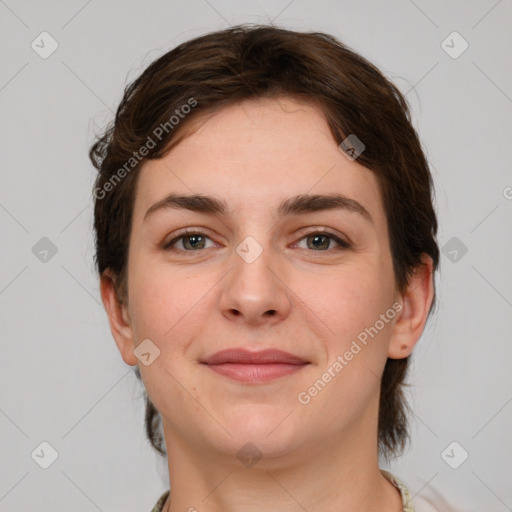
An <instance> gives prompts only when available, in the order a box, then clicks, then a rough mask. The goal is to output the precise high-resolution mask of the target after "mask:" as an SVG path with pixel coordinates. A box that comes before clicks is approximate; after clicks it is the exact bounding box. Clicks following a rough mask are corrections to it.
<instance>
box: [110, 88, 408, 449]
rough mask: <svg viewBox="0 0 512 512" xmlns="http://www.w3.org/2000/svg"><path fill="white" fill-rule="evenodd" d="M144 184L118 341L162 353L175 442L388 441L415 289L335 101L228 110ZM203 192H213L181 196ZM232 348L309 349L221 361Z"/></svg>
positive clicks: (157, 373) (158, 385) (151, 382)
mask: <svg viewBox="0 0 512 512" xmlns="http://www.w3.org/2000/svg"><path fill="white" fill-rule="evenodd" d="M137 187H138V188H137V194H136V200H135V204H134V215H133V224H132V232H131V239H130V250H129V259H128V290H129V291H128V293H129V295H128V306H127V310H126V311H125V313H126V320H127V322H128V323H129V330H128V332H129V335H127V336H126V337H125V338H124V340H123V341H122V342H121V343H118V345H119V346H120V349H121V352H122V353H123V357H124V359H125V361H126V362H127V363H129V364H137V363H138V361H137V359H136V358H135V357H134V356H133V350H134V348H135V347H137V346H138V345H139V344H140V343H141V342H142V341H143V340H147V339H149V340H151V344H150V345H148V346H149V347H152V348H151V349H150V352H151V353H152V354H153V352H152V351H155V347H157V349H158V350H159V351H160V354H159V355H158V357H156V359H155V360H154V361H153V362H152V363H151V364H149V365H147V366H146V365H144V364H139V366H140V371H141V375H142V378H143V381H144V384H145V386H146V389H147V392H148V394H149V396H150V398H151V400H152V402H153V403H154V404H155V406H156V408H157V409H158V410H159V412H160V414H161V415H162V419H163V425H164V431H165V435H166V440H167V442H168V443H169V441H170V440H173V441H176V442H182V443H186V444H187V445H188V446H190V447H191V448H190V449H192V450H195V449H197V450H203V451H204V450H205V449H209V450H214V451H218V452H219V453H223V454H231V455H233V454H236V453H237V452H238V451H239V450H240V448H241V447H242V446H244V445H245V444H246V443H247V442H252V443H253V444H254V445H255V446H257V447H258V449H259V450H261V452H263V453H264V454H266V455H268V456H269V457H270V458H271V457H273V456H279V455H283V454H293V453H297V454H304V452H305V451H307V450H315V449H320V448H321V447H324V448H327V447H328V446H329V445H330V444H332V443H334V442H337V441H339V440H340V439H346V440H348V439H351V440H353V439H355V438H357V437H358V436H362V435H363V436H364V435H369V436H375V431H376V418H377V416H376V414H377V406H378V398H379V383H380V376H381V375H382V371H383V368H384V365H385V363H386V359H387V357H388V353H389V350H390V345H391V344H392V343H393V337H394V330H395V323H396V321H397V318H398V315H399V313H398V311H399V308H400V307H401V306H400V304H398V306H397V301H398V303H399V302H400V295H399V294H398V293H397V291H396V287H395V280H394V275H393V268H392V260H391V254H390V247H389V240H388V239H389V235H388V229H387V223H386V216H385V212H384V207H383V202H382V199H381V196H380V193H379V187H378V182H377V179H376V177H375V175H374V174H373V173H372V172H371V171H369V170H368V169H366V168H364V167H362V166H361V165H359V164H358V163H357V160H355V161H351V160H349V159H348V158H347V157H346V156H345V155H344V154H342V152H341V151H340V149H339V148H338V146H337V144H336V142H335V141H334V139H333V137H332V135H331V133H330V131H329V128H328V125H327V123H326V121H325V119H324V117H323V116H322V114H321V113H320V111H319V110H317V109H316V108H314V107H313V106H309V105H306V104H302V103H298V102H296V101H294V100H291V99H285V98H281V99H279V100H268V99H265V100H249V101H245V102H243V103H241V104H238V105H234V106H230V107H227V108H224V109H222V110H220V111H218V112H217V113H215V114H213V115H210V116H208V117H206V118H204V119H201V121H200V122H199V121H198V122H196V124H195V126H194V131H192V132H191V134H190V135H188V137H186V138H185V139H184V140H183V141H182V142H181V143H179V144H178V145H177V146H176V147H174V148H173V149H172V150H171V151H170V152H169V153H168V155H167V156H165V157H164V158H162V159H160V160H153V161H147V162H146V163H145V164H144V166H143V168H142V169H141V174H140V176H139V182H138V185H137ZM171 194H172V195H174V198H175V200H174V201H173V200H171V199H169V196H170V195H171ZM193 195H201V196H208V197H209V198H213V200H214V201H210V202H208V203H206V201H203V202H202V203H199V202H198V201H197V200H196V201H193V200H189V201H188V202H187V201H184V200H181V202H180V201H176V196H193ZM297 196H303V197H302V200H301V201H297V200H296V199H297ZM311 196H329V197H330V198H331V200H330V201H329V200H328V199H325V198H324V199H322V198H318V197H317V198H316V199H315V198H311ZM334 196H339V197H338V199H337V200H333V199H332V198H333V197H334ZM166 198H167V200H166ZM205 204H208V208H205V207H204V205H205ZM201 205H203V207H201ZM183 206H188V207H189V208H185V207H183ZM221 206H223V208H221ZM217 207H218V208H217ZM148 210H149V211H148ZM185 230H187V231H188V232H187V233H185V232H184V231H185ZM146 343H147V342H146ZM225 349H235V350H236V349H242V350H244V351H246V352H245V355H246V356H247V352H248V353H249V356H250V357H254V353H255V352H259V351H262V350H267V349H277V350H280V351H285V352H287V353H288V354H291V355H292V356H294V357H295V359H293V360H292V359H289V360H288V361H286V360H282V359H280V357H281V356H276V354H271V353H267V355H268V354H270V356H271V357H274V363H273V364H270V361H268V360H266V361H265V360H263V359H262V360H260V361H259V363H258V364H247V363H250V362H252V363H255V361H254V360H253V359H250V357H249V361H247V360H244V361H241V360H240V359H237V357H238V358H239V357H241V356H240V353H232V354H231V356H232V359H231V360H228V361H227V362H226V360H223V361H224V362H223V363H222V361H221V360H220V359H219V360H218V361H217V363H218V364H213V362H215V361H214V360H212V359H211V358H212V356H214V355H215V354H216V353H217V352H219V351H222V350H225ZM156 353H157V352H154V354H156ZM233 354H234V355H233ZM242 355H243V353H242ZM152 357H153V356H151V358H152ZM226 358H227V359H229V355H228V356H226ZM226 358H225V359H226ZM208 361H209V362H210V363H211V364H205V362H208ZM212 361H213V362H212ZM276 361H277V362H276ZM291 362H293V363H300V364H290V363H291ZM221 363H222V364H221Z"/></svg>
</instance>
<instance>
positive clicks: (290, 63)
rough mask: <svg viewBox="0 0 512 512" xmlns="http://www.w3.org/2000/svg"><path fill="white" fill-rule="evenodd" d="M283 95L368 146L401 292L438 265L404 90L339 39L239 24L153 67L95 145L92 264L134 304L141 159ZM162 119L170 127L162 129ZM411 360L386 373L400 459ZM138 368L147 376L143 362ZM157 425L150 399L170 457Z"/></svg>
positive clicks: (426, 173)
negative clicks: (193, 126) (202, 123)
mask: <svg viewBox="0 0 512 512" xmlns="http://www.w3.org/2000/svg"><path fill="white" fill-rule="evenodd" d="M280 96H286V97H293V98H296V99H300V100H302V101H306V102H309V103H311V104H314V105H316V106H318V107H320V109H321V111H322V112H323V114H324V115H325V118H326V120H327V122H328V124H329V127H330V129H331V132H332V135H333V138H334V139H335V141H336V143H337V144H340V143H341V142H342V141H343V140H344V139H345V138H346V137H347V136H349V135H350V134H355V135H356V136H357V138H358V139H359V140H361V141H362V142H363V143H364V145H365V149H364V152H363V153H361V154H360V155H359V157H358V162H359V163H360V164H361V165H363V166H365V167H366V168H368V169H370V170H371V171H373V172H374V173H375V175H376V177H377V180H378V183H379V187H380V191H381V194H382V198H383V203H384V208H385V211H386V216H387V222H388V226H389V238H390V240H389V242H390V248H391V254H392V259H393V269H394V273H395V281H396V285H397V289H398V290H399V291H404V290H405V287H406V285H407V283H408V280H409V278H410V276H411V274H412V272H413V271H414V269H415V267H417V266H419V265H420V264H421V256H422V254H427V255H429V256H430V257H431V258H432V260H433V264H434V269H437V267H438V264H439V248H438V245H437V242H436V233H437V219H436V214H435V210H434V207H433V195H434V190H433V183H432V177H431V174H430V170H429V167H428V163H427V160H426V157H425V155H424V152H423V150H422V147H421V144H420V141H419V139H418V136H417V133H416V131H415V129H414V128H413V126H412V124H411V118H410V112H409V107H408V104H407V102H406V100H405V98H404V96H403V95H402V94H401V93H400V91H399V90H398V89H397V88H396V86H395V85H393V84H392V83H391V82H390V81H389V80H387V79H386V78H385V77H384V76H383V74H382V73H381V72H380V71H379V70H378V69H377V68H376V67H375V66H374V65H372V64H371V63H370V62H368V61H367V60H366V59H365V58H363V57H361V56H360V55H358V54H357V53H355V52H354V51H353V50H351V49H350V48H348V47H347V46H346V45H344V44H342V43H341V42H340V41H338V40H337V39H336V38H334V37H333V36H331V35H328V34H324V33H318V32H314V33H313V32H312V33H302V32H296V31H291V30H285V29H281V28H277V27H274V26H250V25H239V26H236V27H231V28H229V29H226V30H222V31H217V32H212V33H210V34H207V35H204V36H201V37H198V38H195V39H192V40H190V41H187V42H185V43H183V44H180V45H179V46H177V47H176V48H175V49H173V50H171V51H169V52H167V53H166V54H165V55H163V56H161V57H160V58H158V59H157V60H155V61H154V62H153V63H152V64H150V65H149V67H147V69H146V70H145V71H144V72H143V73H142V74H141V75H140V76H139V77H138V78H137V79H136V80H135V81H134V82H132V83H131V84H130V85H128V86H127V87H126V89H125V93H124V97H123V99H122V101H121V103H120V105H119V107H118V109H117V112H116V116H115V120H114V122H113V123H112V124H111V125H110V126H109V128H108V129H107V130H106V131H105V133H104V134H102V135H101V136H100V137H98V139H97V140H96V142H95V143H94V145H93V146H92V148H91V150H90V158H91V160H92V162H93V164H94V166H95V167H96V168H97V169H98V171H99V174H98V176H97V179H96V182H95V185H94V196H95V209H94V228H95V232H96V256H95V261H96V265H97V270H98V272H99V274H100V276H101V275H102V274H103V273H104V272H105V271H106V270H109V271H110V272H111V273H112V274H113V276H115V283H116V290H117V291H118V299H119V301H120V302H121V303H123V302H124V301H126V300H127V293H128V290H127V289H126V276H127V256H128V245H129V236H130V230H131V218H132V212H133V205H134V200H135V192H136V184H137V177H138V174H139V172H138V171H139V169H140V167H141V164H142V163H143V162H144V161H146V160H147V159H156V158H161V157H162V156H164V155H165V154H166V153H167V152H168V151H169V150H170V148H171V147H173V146H175V145H176V144H177V143H178V142H179V141H180V140H181V139H182V138H183V136H184V135H183V130H182V128H183V126H186V125H187V123H188V122H189V121H190V120H191V119H193V118H194V117H196V116H197V115H198V114H199V113H207V112H210V111H213V110H216V109H219V108H222V107H224V106H227V105H232V104H235V103H237V102H239V101H242V100H245V99H251V98H262V97H265V98H277V97H280ZM191 99H193V101H195V102H196V104H195V106H194V108H193V110H192V111H190V110H191V109H188V110H189V111H190V112H189V113H188V114H187V115H186V116H180V117H181V118H182V119H180V120H179V124H178V125H177V126H176V129H174V125H173V123H170V119H171V117H172V116H173V115H174V116H175V117H176V114H177V113H178V112H177V110H180V109H181V108H182V106H183V105H187V104H189V105H190V104H191ZM180 111H181V110H180ZM166 123H167V124H166ZM171 125H172V127H171ZM162 126H167V130H162V129H161V128H160V131H158V129H159V128H158V127H162ZM164 132H165V134H164ZM155 133H158V134H159V138H158V137H156V136H155ZM152 135H153V136H152ZM148 138H151V139H152V141H153V142H154V143H155V144H154V147H152V148H151V149H150V150H149V152H147V154H146V155H145V156H144V157H143V158H140V161H133V160H130V159H133V155H134V152H137V151H138V150H139V149H140V148H141V147H143V146H144V145H146V146H148V145H149V144H147V141H148V140H149V139H148ZM155 139H157V140H155ZM151 146H153V144H151ZM127 162H131V163H130V167H131V168H130V169H128V168H127ZM121 169H124V170H125V172H120V171H121ZM128 171H129V172H128ZM116 176H117V178H119V179H117V178H116ZM121 177H122V179H120V178H121ZM109 184H110V185H109ZM407 365H408V359H407V358H404V359H388V360H387V362H386V365H385V369H384V373H383V376H382V381H381V392H380V406H379V421H378V438H379V450H380V452H381V454H383V455H385V456H387V457H389V456H391V455H398V453H400V452H401V451H402V450H403V448H404V446H405V442H406V441H407V439H408V428H407V414H406V411H407V404H406V401H405V397H404V394H403V384H404V379H405V375H406V371H407ZM136 374H137V376H138V378H139V379H140V373H139V369H138V367H137V368H136ZM160 422H161V418H160V415H159V413H158V411H157V410H156V408H155V407H154V405H153V404H152V403H151V401H150V400H149V397H148V396H147V395H146V433H147V436H148V438H149V440H150V442H151V444H152V445H153V446H154V448H156V449H157V450H158V451H159V452H160V453H162V454H165V451H164V446H163V440H162V436H161V433H160V432H159V427H160Z"/></svg>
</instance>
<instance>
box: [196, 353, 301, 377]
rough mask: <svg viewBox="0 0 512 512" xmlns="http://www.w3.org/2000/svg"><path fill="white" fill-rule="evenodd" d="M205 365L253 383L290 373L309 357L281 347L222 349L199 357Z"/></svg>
mask: <svg viewBox="0 0 512 512" xmlns="http://www.w3.org/2000/svg"><path fill="white" fill-rule="evenodd" d="M201 363H202V364H204V365H206V366H207V368H209V369H210V370H212V371H214V372H216V373H217V374H220V375H223V376H224V377H228V378H230V379H233V380H237V381H239V382H245V383H249V384H253V383H254V384H256V383H262V382H270V381H273V380H276V379H279V378H282V377H285V376H289V375H293V374H295V373H297V372H299V371H300V370H302V369H304V368H305V367H306V366H307V365H309V364H310V363H309V361H306V360H304V359H302V358H301V357H298V356H295V355H293V354H289V353H288V352H284V351H282V350H273V349H268V350H261V351H258V352H251V351H248V350H243V349H226V350H221V351H220V352H216V353H215V354H213V355H212V356H210V357H209V358H208V359H206V360H204V361H201Z"/></svg>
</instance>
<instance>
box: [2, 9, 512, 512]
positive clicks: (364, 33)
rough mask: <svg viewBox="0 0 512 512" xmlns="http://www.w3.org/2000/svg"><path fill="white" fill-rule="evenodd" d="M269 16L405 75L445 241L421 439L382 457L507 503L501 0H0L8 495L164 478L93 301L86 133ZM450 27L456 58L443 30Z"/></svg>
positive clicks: (443, 487) (131, 383)
mask: <svg viewBox="0 0 512 512" xmlns="http://www.w3.org/2000/svg"><path fill="white" fill-rule="evenodd" d="M271 20H273V21H274V22H275V23H276V24H278V25H280V26H284V27H289V28H297V29H301V30H310V29H311V30H322V31H326V32H330V33H332V34H334V35H336V36H338V37H339V38H340V39H341V40H342V41H343V42H345V43H347V44H348V45H349V46H351V47H353V48H354V49H355V50H356V51H359V52H360V53H362V54H363V55H364V56H365V57H367V58H369V59H370V60H371V61H373V62H374V63H376V64H377V65H378V66H379V67H380V68H381V69H382V71H383V72H384V73H385V74H386V75H387V76H388V77H389V78H391V79H392V80H394V81H395V83H396V84H397V85H398V86H399V88H400V89H401V90H402V91H403V92H404V93H406V95H407V99H408V100H409V102H410V104H411V107H412V110H413V114H414V125H415V127H416V128H417V129H418V130H419V132H420V136H421V138H422V141H423V143H424V147H425V150H426V152H427V155H428V157H429V160H430V162H431V165H432V169H433V173H434V176H435V180H436V184H437V207H438V211H439V216H440V221H441V226H440V233H439V242H440V246H442V247H446V244H449V245H448V246H447V248H446V249H445V251H444V252H445V254H443V256H442V261H441V272H440V275H439V279H438V297H439V308H438V310H437V312H436V314H435V316H434V317H433V318H432V319H431V320H430V323H429V325H428V328H427V330H426V331H425V333H424V335H423V337H422V339H421V341H420V344H419V346H418V347H417V350H416V352H415V355H414V359H413V365H412V373H411V377H410V379H409V380H410V384H411V386H410V398H411V405H412V407H413V411H414V413H413V416H412V421H413V428H412V444H411V447H410V449H409V451H408V452H407V454H406V455H405V456H404V457H403V458H402V459H401V460H400V461H396V462H394V463H393V464H392V465H391V469H392V471H393V472H395V473H396V474H397V475H398V476H400V477H401V478H402V479H403V480H405V481H406V482H407V483H408V485H409V486H410V488H411V491H412V493H413V494H420V495H424V496H428V495H430V494H432V493H433V492H434V491H438V492H440V493H441V494H442V495H443V496H444V497H445V498H446V499H447V500H448V501H450V502H451V503H452V504H453V505H454V506H455V507H456V509H457V510H465V511H466V510H473V511H477V510H486V511H487V512H490V511H496V512H502V511H506V510H512V490H511V488H512V485H511V482H512V474H511V472H512V470H511V463H510V460H511V458H512V441H511V437H510V431H511V423H512V404H511V401H512V386H511V380H512V377H511V372H510V363H511V361H512V344H511V343H510V341H511V339H512V337H511V331H512V329H511V322H510V318H511V308H512V291H511V290H512V286H511V285H512V270H511V267H510V259H509V258H510V252H511V233H512V229H511V228H512V215H511V209H512V200H511V198H512V188H511V187H512V175H511V173H510V163H511V150H510V146H511V137H512V128H511V122H510V121H511V112H512V99H511V96H512V71H511V67H510V59H509V57H510V50H511V48H512V45H511V43H512V32H511V31H510V26H511V22H512V2H511V1H510V0H501V1H496V0H485V1H484V0H482V1H471V2H469V1H458V2H456V1H450V2H447V1H430V2H427V1H420V0H415V1H412V0H411V1H409V0H400V1H398V0H397V1H387V2H382V1H377V0H375V1H371V2H370V1H359V2H356V1H338V2H335V1H327V0H325V1H317V2H314V3H313V2H307V1H305V0H294V1H290V0H282V1H277V0H276V1H259V2H257V1H246V2H236V1H234V0H231V1H230V0H208V1H206V0H193V1H189V2H186V3H185V2H183V1H182V2H163V1H150V2H142V1H138V2H134V1H132V2H126V1H123V2H121V1H115V2H114V1H109V2H101V1H99V0H92V1H78V0H74V1H68V2H64V1H60V2H56V1H46V2H27V1H20V0H0V34H1V35H0V38H1V47H2V50H3V51H2V63H1V69H2V73H1V76H0V105H1V109H2V110H1V112H2V114H1V117H0V129H1V140H2V146H1V163H2V175H1V177H2V186H1V188H0V194H1V195H0V221H1V224H2V231H1V244H2V245H1V246H2V250H1V264H0V307H1V308H2V315H1V329H2V334H3V335H2V352H1V354H2V357H1V358H0V366H1V369H0V379H1V380H0V389H1V395H0V429H1V432H2V436H1V441H0V442H1V445H0V449H1V452H0V453H1V454H0V461H1V462H0V464H1V467H0V511H3V512H9V511H15V510H24V511H31V510H38V511H50V510H51V511H53V512H54V511H61V510H76V511H95V510H101V511H117V510H119V511H121V510H123V511H133V512H135V511H137V512H140V511H143V510H150V508H151V507H152V505H153V504H154V502H155V501H156V498H157V497H158V496H159V495H160V493H161V492H163V491H164V490H165V489H166V488H167V486H168V482H167V470H166V467H165V464H164V463H163V462H161V461H159V459H158V457H157V456H156V455H155V454H154V453H153V452H152V450H151V448H150V447H149V445H148V443H147V441H146V440H145V439H144V435H143V412H144V407H143V405H144V404H143V400H142V391H141V387H140V385H139V383H138V381H137V380H136V378H135V376H134V374H133V369H132V368H131V367H128V366H126V365H125V364H124V363H123V362H122V359H121V357H120V355H119V353H118V352H117V349H116V347H115V344H114V341H113V339H112V337H111V334H110V331H109V328H108V324H107V319H106V315H105V313H104V311H103V309H102V306H101V302H100V297H99V290H98V280H97V278H96V276H95V273H94V266H93V238H92V198H91V188H92V183H93V179H94V175H95V172H94V169H93V168H92V166H91V165H90V163H89V161H88V158H87V151H88V148H89V146H90V143H91V142H92V140H93V134H94V132H95V131H99V130H100V129H101V128H103V127H104V126H105V123H106V121H108V120H109V119H110V118H111V117H112V111H113V110H114V109H115V108H116V106H117V104H118V102H119V100H120V99H121V95H122V91H123V88H124V85H125V84H126V83H127V81H129V80H132V79H134V78H135V77H136V76H137V75H138V74H139V73H140V72H141V71H142V70H143V69H144V68H145V67H146V66H147V65H148V64H149V63H150V62H151V61H152V60H153V59H154V58H156V57H157V56H159V55H161V54H162V53H164V52H165V51H166V50H168V49H170V48H171V47H173V46H175V45H176V44H178V43H180V42H182V41H184V40H186V39H189V38H191V37H194V36H197V35H200V34H202V33H205V32H208V31H211V30H214V29H221V28H224V27H226V26H228V25H230V24H236V23H242V22H253V23H256V22H260V23H266V22H269V21H271ZM43 31H47V32H49V34H51V36H52V37H53V38H54V39H55V40H56V41H57V43H58V48H57V50H56V51H55V52H54V53H53V54H52V55H50V56H49V57H48V58H46V59H43V58H42V57H41V56H40V55H39V54H38V53H36V51H34V50H33V49H32V47H31V43H32V41H34V40H35V44H36V43H37V44H39V46H40V47H42V46H43V44H44V48H45V49H46V51H47V50H48V49H49V48H51V47H50V40H49V39H45V40H44V41H45V42H44V43H41V37H39V34H40V33H41V32H43ZM453 31H457V32H458V33H460V34H461V36H462V37H463V38H464V39H465V40H466V41H467V42H468V44H469V48H468V49H467V50H466V51H465V52H464V53H462V54H461V55H460V56H458V58H452V57H451V56H450V55H448V53H447V52H446V51H445V49H446V46H445V47H443V46H442V44H441V43H442V41H443V40H445V38H446V37H447V36H448V35H449V34H451V33H452V32H453ZM44 37H47V36H44ZM446 44H448V45H449V46H452V47H453V48H452V49H451V50H450V51H452V53H453V52H454V51H455V52H457V51H459V50H460V49H461V48H462V46H461V40H457V39H455V40H453V37H452V38H451V39H450V38H449V39H448V41H447V43H445V45H446ZM39 50H40V51H42V48H39ZM43 237H47V238H48V239H49V240H51V243H52V244H54V246H55V248H56V249H57V252H56V253H55V254H52V251H51V246H50V247H49V242H48V241H47V240H43V241H41V242H40V240H41V239H42V238H43ZM453 237H456V238H455V240H451V239H452V238H453ZM450 240H451V241H450ZM38 243H39V245H36V244H38ZM461 244H464V246H465V247H467V253H466V254H464V251H463V246H462V245H461ZM34 246H35V249H33V248H34ZM44 250H49V252H48V253H44ZM454 251H455V252H454ZM507 262H508V263H507ZM43 441H46V442H48V443H50V445H51V446H53V447H54V449H55V450H56V451H57V452H58V458H57V459H56V460H55V462H54V463H53V464H52V465H51V466H50V467H48V469H42V468H41V467H40V466H39V464H38V463H41V462H44V461H43V459H44V458H45V457H46V460H47V461H49V459H48V457H49V456H50V455H49V451H48V450H47V449H46V451H45V449H44V447H43V452H41V447H39V445H40V443H41V442H43ZM453 441H456V442H457V443H458V445H456V446H455V448H454V447H453V445H452V447H450V448H449V449H448V451H447V452H444V450H445V448H446V447H447V446H448V445H450V443H452V442H453ZM452 449H453V451H452ZM34 450H36V452H35V453H36V454H37V453H39V458H38V457H37V455H34V459H35V460H37V461H38V463H36V462H35V460H33V458H32V457H31V453H33V452H34ZM462 450H465V451H467V452H468V453H469V457H468V459H467V460H465V461H464V462H463V463H462V464H461V465H460V466H459V467H458V468H457V469H453V468H452V467H450V465H449V464H448V463H447V461H449V462H450V463H451V464H452V465H458V464H460V462H461V461H462V460H463V454H464V452H463V451H462ZM443 452H444V453H445V455H444V459H443V456H442V453H443ZM42 454H44V456H43V455H42ZM447 455H448V457H447Z"/></svg>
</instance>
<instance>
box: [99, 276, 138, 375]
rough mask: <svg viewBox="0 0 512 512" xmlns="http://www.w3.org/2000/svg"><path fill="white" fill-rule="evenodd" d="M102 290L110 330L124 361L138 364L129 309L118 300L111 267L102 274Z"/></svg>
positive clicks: (134, 364) (132, 364) (131, 364)
mask: <svg viewBox="0 0 512 512" xmlns="http://www.w3.org/2000/svg"><path fill="white" fill-rule="evenodd" d="M100 291H101V300H102V301H103V305H104V306H105V310H106V311H107V315H108V321H109V323H110V330H111V331H112V336H113V337H114V340H115V342H116V345H117V348H118V349H119V352H120V353H121V356H122V358H123V361H124V362H125V363H126V364H129V365H130V366H136V365H137V362H138V361H137V358H136V357H135V355H134V353H133V349H134V344H133V330H132V327H131V325H130V318H129V315H128V310H127V307H126V305H122V304H120V302H119V300H118V297H117V293H116V289H115V286H114V278H113V275H112V273H111V272H110V270H109V269H107V270H106V271H105V272H104V273H103V275H102V276H101V279H100Z"/></svg>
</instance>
